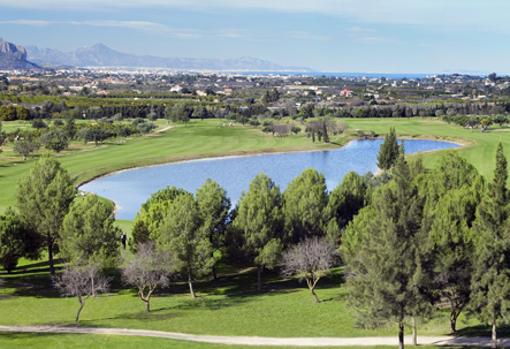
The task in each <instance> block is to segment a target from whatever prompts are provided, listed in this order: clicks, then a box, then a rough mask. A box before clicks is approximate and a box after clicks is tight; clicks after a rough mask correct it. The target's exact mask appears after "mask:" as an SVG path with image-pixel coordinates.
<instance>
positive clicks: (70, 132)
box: [64, 118, 77, 139]
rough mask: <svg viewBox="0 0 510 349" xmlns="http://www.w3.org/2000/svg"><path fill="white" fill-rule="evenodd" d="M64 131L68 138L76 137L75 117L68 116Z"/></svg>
mask: <svg viewBox="0 0 510 349" xmlns="http://www.w3.org/2000/svg"><path fill="white" fill-rule="evenodd" d="M64 132H65V135H66V136H67V138H68V139H74V137H76V133H77V129H76V121H75V120H74V119H73V118H67V119H66V122H65V124H64Z"/></svg>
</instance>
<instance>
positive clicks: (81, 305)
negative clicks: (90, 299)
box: [75, 296, 85, 323]
mask: <svg viewBox="0 0 510 349" xmlns="http://www.w3.org/2000/svg"><path fill="white" fill-rule="evenodd" d="M78 301H79V302H80V308H79V309H78V312H77V313H76V319H75V321H76V323H78V322H80V314H81V311H82V310H83V306H84V305H85V302H84V301H83V298H82V297H81V296H79V297H78Z"/></svg>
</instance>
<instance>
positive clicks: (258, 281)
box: [257, 265, 262, 291]
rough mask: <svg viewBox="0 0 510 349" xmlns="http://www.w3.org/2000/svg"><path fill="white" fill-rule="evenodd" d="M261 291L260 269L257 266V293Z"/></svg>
mask: <svg viewBox="0 0 510 349" xmlns="http://www.w3.org/2000/svg"><path fill="white" fill-rule="evenodd" d="M261 290H262V267H261V266H260V265H258V266H257V291H261Z"/></svg>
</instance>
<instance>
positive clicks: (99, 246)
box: [59, 194, 121, 266]
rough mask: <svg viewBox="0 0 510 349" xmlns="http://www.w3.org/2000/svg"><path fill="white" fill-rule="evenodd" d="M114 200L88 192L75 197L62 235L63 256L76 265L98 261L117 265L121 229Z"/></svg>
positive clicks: (105, 264)
mask: <svg viewBox="0 0 510 349" xmlns="http://www.w3.org/2000/svg"><path fill="white" fill-rule="evenodd" d="M114 213H115V207H114V205H113V203H111V202H108V201H106V200H104V199H101V198H100V197H98V196H96V195H93V194H87V195H85V196H83V197H78V198H76V199H75V200H74V202H73V203H72V204H71V206H70V208H69V213H67V215H66V216H65V218H64V220H63V224H62V233H61V235H60V240H59V241H60V242H59V246H60V250H61V252H62V255H63V256H64V257H65V258H66V259H67V260H68V261H70V262H71V263H72V264H87V263H89V262H94V263H96V264H98V265H101V266H113V265H114V263H115V259H116V258H117V257H118V253H119V251H118V248H119V239H118V237H119V236H120V233H121V230H120V229H119V228H118V227H116V226H115V215H114Z"/></svg>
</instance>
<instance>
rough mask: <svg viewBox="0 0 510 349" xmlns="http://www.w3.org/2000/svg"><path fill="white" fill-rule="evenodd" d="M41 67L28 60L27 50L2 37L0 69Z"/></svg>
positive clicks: (0, 42) (0, 40)
mask: <svg viewBox="0 0 510 349" xmlns="http://www.w3.org/2000/svg"><path fill="white" fill-rule="evenodd" d="M38 68H39V67H38V66H37V65H35V64H34V63H32V62H29V61H27V50H26V49H25V48H24V47H23V46H21V45H16V44H13V43H12V42H9V41H6V40H4V39H2V38H0V69H38Z"/></svg>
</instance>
